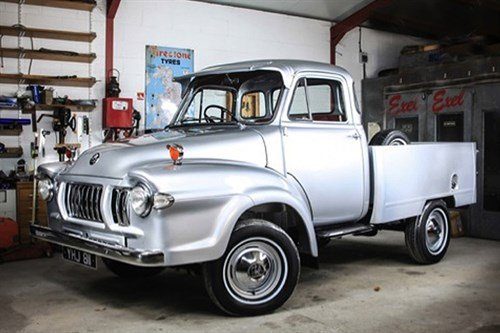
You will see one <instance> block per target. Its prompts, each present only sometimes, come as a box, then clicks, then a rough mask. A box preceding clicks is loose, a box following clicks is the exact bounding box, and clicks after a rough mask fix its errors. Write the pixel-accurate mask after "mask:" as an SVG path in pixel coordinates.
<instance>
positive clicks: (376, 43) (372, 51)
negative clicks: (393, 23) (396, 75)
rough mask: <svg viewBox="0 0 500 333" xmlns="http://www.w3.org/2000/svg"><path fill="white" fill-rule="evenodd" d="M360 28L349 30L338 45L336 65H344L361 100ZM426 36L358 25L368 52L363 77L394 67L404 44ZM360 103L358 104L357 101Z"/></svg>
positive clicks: (374, 75)
mask: <svg viewBox="0 0 500 333" xmlns="http://www.w3.org/2000/svg"><path fill="white" fill-rule="evenodd" d="M359 35H360V29H359V28H355V29H353V30H351V31H349V32H348V33H347V34H346V35H345V36H344V38H343V39H342V40H341V41H340V43H339V44H338V45H337V50H336V51H337V55H336V57H337V58H336V61H337V65H339V66H342V67H344V68H346V69H347V70H348V71H349V72H350V73H351V75H352V76H353V78H354V81H355V87H356V93H357V95H358V98H359V99H360V100H361V80H362V79H363V64H362V63H360V62H359ZM426 42H428V41H427V40H425V39H421V38H416V37H411V36H405V35H399V34H394V33H389V32H384V31H378V30H372V29H367V28H361V48H362V50H363V52H366V53H368V62H367V63H366V77H367V78H373V77H377V75H378V72H379V71H381V70H382V69H388V68H397V67H398V61H399V54H400V52H401V49H402V48H403V47H404V46H406V45H416V44H424V43H426ZM360 105H361V103H360Z"/></svg>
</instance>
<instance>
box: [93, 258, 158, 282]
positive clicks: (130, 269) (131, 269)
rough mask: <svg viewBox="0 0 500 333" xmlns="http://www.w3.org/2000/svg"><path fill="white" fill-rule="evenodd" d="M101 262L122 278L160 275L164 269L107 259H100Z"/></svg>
mask: <svg viewBox="0 0 500 333" xmlns="http://www.w3.org/2000/svg"><path fill="white" fill-rule="evenodd" d="M102 262H103V263H104V265H105V266H106V267H107V268H108V269H109V270H110V271H111V272H113V273H114V274H115V275H118V276H119V277H123V278H141V277H150V276H154V275H157V274H159V273H161V272H162V271H163V269H164V267H141V266H134V265H129V264H125V263H123V262H119V261H116V260H112V259H108V258H102Z"/></svg>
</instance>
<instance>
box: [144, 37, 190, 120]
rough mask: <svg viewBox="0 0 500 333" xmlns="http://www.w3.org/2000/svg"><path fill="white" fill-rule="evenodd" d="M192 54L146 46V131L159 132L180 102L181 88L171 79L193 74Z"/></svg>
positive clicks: (184, 50)
mask: <svg viewBox="0 0 500 333" xmlns="http://www.w3.org/2000/svg"><path fill="white" fill-rule="evenodd" d="M193 67H194V51H193V50H190V49H179V48H173V47H163V46H155V45H146V101H145V104H146V108H145V118H146V130H158V129H163V128H164V127H165V126H167V125H168V124H169V123H170V120H172V117H173V116H174V114H175V112H176V111H177V106H178V105H179V103H180V101H181V85H180V84H179V83H176V82H173V79H174V77H177V76H181V75H185V74H189V73H192V72H193Z"/></svg>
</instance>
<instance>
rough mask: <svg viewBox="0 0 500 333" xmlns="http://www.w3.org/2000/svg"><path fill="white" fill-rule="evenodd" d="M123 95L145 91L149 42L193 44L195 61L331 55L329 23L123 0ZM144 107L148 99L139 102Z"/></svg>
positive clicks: (119, 33)
mask: <svg viewBox="0 0 500 333" xmlns="http://www.w3.org/2000/svg"><path fill="white" fill-rule="evenodd" d="M115 41H116V42H115V43H116V44H115V47H116V48H115V51H116V53H115V67H116V68H117V69H118V70H119V71H120V72H121V77H122V79H121V82H120V86H121V89H122V96H130V97H134V98H135V96H136V93H137V92H143V91H144V77H145V73H144V70H145V45H158V46H170V47H179V48H188V49H194V67H195V70H200V69H202V68H204V67H207V66H209V65H215V64H221V63H228V62H236V61H244V60H255V59H272V58H274V59H279V58H292V59H308V60H314V61H323V62H328V61H329V59H330V23H329V22H325V21H318V20H311V19H304V18H298V17H293V16H288V15H280V14H273V13H265V12H262V11H256V10H248V9H241V8H234V7H228V6H221V5H214V4H207V3H200V2H194V1H185V0H171V1H137V0H127V1H122V3H121V5H120V8H119V9H118V13H117V15H116V18H115ZM135 106H136V108H137V109H138V110H140V111H141V112H143V110H144V103H143V102H136V104H135Z"/></svg>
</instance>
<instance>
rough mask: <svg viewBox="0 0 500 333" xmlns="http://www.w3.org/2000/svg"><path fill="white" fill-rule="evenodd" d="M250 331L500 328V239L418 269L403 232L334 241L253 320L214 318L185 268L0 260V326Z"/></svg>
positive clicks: (456, 242) (456, 244) (454, 248)
mask: <svg viewBox="0 0 500 333" xmlns="http://www.w3.org/2000/svg"><path fill="white" fill-rule="evenodd" d="M377 290H378V291H377ZM250 330H251V331H254V332H259V331H261V332H262V331H265V332H267V331H277V332H304V331H309V332H378V331H379V332H426V333H428V332H452V331H453V332H475V333H493V332H500V242H493V241H486V240H479V239H469V238H460V239H453V240H452V243H451V245H450V249H449V251H448V254H447V256H446V257H445V259H444V260H443V261H442V262H441V263H439V264H437V265H433V266H418V265H415V264H413V263H411V262H410V260H409V258H408V256H407V254H406V249H405V247H404V240H403V235H402V234H400V233H396V232H389V231H387V232H382V233H380V234H379V235H378V236H377V237H372V238H366V237H349V238H345V239H343V240H339V241H335V242H333V244H332V246H331V247H329V248H327V249H325V250H323V251H322V255H321V267H320V269H319V270H313V269H309V268H305V267H304V268H303V270H302V275H301V279H300V283H299V285H298V287H297V290H296V291H295V293H294V295H293V296H292V298H291V299H290V300H289V301H288V302H287V303H286V304H285V306H284V307H283V308H281V309H279V310H278V311H276V312H275V313H274V314H271V315H267V316H262V317H253V318H231V317H227V316H224V315H221V314H220V313H219V312H218V311H217V310H216V309H215V307H214V306H213V305H212V304H211V303H210V300H209V299H208V297H207V295H206V294H205V291H204V289H203V285H202V283H201V279H199V278H198V277H194V276H190V275H187V274H185V273H184V272H176V271H173V270H169V271H166V272H165V273H163V274H161V275H160V276H158V277H154V278H150V279H145V280H140V281H124V280H120V279H119V278H116V277H114V276H113V275H111V273H109V272H108V271H106V269H105V268H104V267H103V266H102V265H101V266H100V267H99V269H98V271H93V270H88V269H85V268H81V267H79V266H76V265H74V264H71V263H63V262H62V259H60V257H59V256H56V257H54V258H51V259H40V260H31V261H24V262H16V263H7V264H3V265H0V332H15V331H21V332H97V331H106V332H114V331H120V332H138V331H141V332H179V331H191V332H200V331H204V332H243V331H250Z"/></svg>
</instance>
